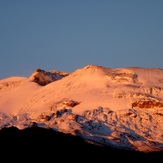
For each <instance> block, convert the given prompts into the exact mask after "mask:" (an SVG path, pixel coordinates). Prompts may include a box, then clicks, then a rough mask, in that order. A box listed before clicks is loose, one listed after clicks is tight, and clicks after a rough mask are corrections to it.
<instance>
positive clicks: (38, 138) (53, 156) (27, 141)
mask: <svg viewBox="0 0 163 163" xmlns="http://www.w3.org/2000/svg"><path fill="white" fill-rule="evenodd" d="M0 149H1V153H0V154H1V156H3V157H4V156H5V157H6V161H7V159H11V160H12V161H14V159H15V160H17V161H18V160H20V159H22V162H23V161H27V160H29V161H30V160H31V159H32V160H31V161H34V159H35V160H36V161H37V162H38V161H40V160H41V161H43V160H45V161H49V160H53V161H52V162H59V161H61V162H62V161H66V162H67V161H68V162H79V161H86V162H87V161H88V160H90V161H96V162H97V161H100V162H101V161H106V162H110V161H121V162H124V161H125V162H131V161H134V162H135V161H141V162H142V161H145V162H146V161H152V160H153V161H161V160H163V152H154V153H140V152H133V151H127V150H119V149H114V148H110V147H102V146H99V145H93V144H89V143H87V142H85V141H84V140H83V139H82V138H81V137H77V136H72V135H70V134H64V133H60V132H57V131H54V130H52V129H45V128H40V127H30V128H26V129H23V130H19V129H18V128H16V127H10V128H3V129H1V130H0ZM3 154H4V155H3ZM11 155H12V157H10V156H11ZM56 160H58V161H56Z"/></svg>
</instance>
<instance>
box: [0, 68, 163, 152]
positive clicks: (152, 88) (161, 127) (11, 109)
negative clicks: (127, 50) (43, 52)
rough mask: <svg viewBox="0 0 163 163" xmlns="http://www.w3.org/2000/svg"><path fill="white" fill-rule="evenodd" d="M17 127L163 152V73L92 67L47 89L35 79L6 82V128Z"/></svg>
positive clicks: (1, 94) (0, 107)
mask: <svg viewBox="0 0 163 163" xmlns="http://www.w3.org/2000/svg"><path fill="white" fill-rule="evenodd" d="M42 71H43V70H41V72H42ZM43 72H45V71H43ZM51 72H52V71H51ZM55 72H59V71H55ZM33 74H35V73H33ZM33 74H32V75H31V76H33ZM45 74H46V73H45ZM45 79H46V78H44V82H45ZM45 83H46V82H45ZM12 126H15V127H17V128H19V129H21V130H22V129H25V128H28V127H31V126H38V127H41V128H50V129H52V130H54V131H58V132H62V133H65V134H68V133H69V134H71V135H78V136H79V137H81V138H83V139H84V140H86V141H87V142H89V143H91V144H92V143H99V144H101V145H106V146H108V147H114V148H116V149H124V150H128V151H140V152H145V153H148V152H156V151H163V70H162V69H158V68H157V69H156V68H140V67H131V68H114V69H113V68H106V67H103V66H98V65H88V66H85V67H83V68H80V69H77V70H76V71H74V72H72V73H70V74H66V75H64V76H62V77H60V78H57V80H54V81H52V82H47V83H46V84H43V85H40V84H38V83H37V82H36V81H35V80H31V77H30V78H24V77H10V78H6V79H3V80H1V81H0V128H1V129H2V128H4V127H5V128H9V127H12Z"/></svg>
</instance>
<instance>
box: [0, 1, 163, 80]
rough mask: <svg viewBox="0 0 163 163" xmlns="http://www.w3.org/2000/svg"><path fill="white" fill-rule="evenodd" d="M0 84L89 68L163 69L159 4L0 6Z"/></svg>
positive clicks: (161, 8)
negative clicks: (5, 80) (11, 79)
mask: <svg viewBox="0 0 163 163" xmlns="http://www.w3.org/2000/svg"><path fill="white" fill-rule="evenodd" d="M0 20H1V21H0V56H1V59H0V70H1V71H0V79H3V78H6V77H10V76H26V77H28V76H29V75H31V73H33V72H34V71H35V70H36V69H37V68H41V69H44V70H46V71H49V70H53V69H56V70H61V71H67V72H72V71H74V70H76V69H78V68H82V67H84V66H86V65H89V64H96V65H101V66H105V67H111V68H118V67H150V68H151V67H153V68H163V1H162V0H0Z"/></svg>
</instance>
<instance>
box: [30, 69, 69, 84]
mask: <svg viewBox="0 0 163 163" xmlns="http://www.w3.org/2000/svg"><path fill="white" fill-rule="evenodd" d="M67 75H69V73H67V72H61V71H55V70H52V71H50V72H47V71H45V70H42V69H40V68H38V69H36V71H35V72H34V73H33V74H32V75H31V76H30V77H29V80H31V81H34V82H36V83H38V84H39V85H42V86H45V85H47V84H49V83H51V82H53V81H56V80H59V79H62V78H63V77H65V76H67Z"/></svg>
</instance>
